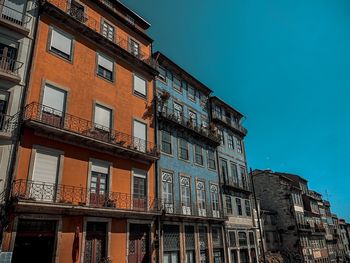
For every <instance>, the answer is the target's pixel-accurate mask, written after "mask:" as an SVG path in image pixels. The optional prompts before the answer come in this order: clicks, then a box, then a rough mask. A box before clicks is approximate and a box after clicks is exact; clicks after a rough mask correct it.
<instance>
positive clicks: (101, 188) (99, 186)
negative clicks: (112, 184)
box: [90, 172, 107, 206]
mask: <svg viewBox="0 0 350 263" xmlns="http://www.w3.org/2000/svg"><path fill="white" fill-rule="evenodd" d="M106 202H107V174H104V173H100V172H92V173H91V182H90V204H93V205H98V206H103V205H105V203H106Z"/></svg>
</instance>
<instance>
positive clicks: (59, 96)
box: [43, 85, 66, 115]
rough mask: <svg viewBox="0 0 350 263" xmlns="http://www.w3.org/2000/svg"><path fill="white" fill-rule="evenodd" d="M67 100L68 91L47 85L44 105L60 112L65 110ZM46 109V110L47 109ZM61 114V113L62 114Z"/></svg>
mask: <svg viewBox="0 0 350 263" xmlns="http://www.w3.org/2000/svg"><path fill="white" fill-rule="evenodd" d="M65 101H66V92H65V91H62V90H59V89H56V88H54V87H52V86H48V85H46V86H45V89H44V98H43V105H44V106H48V107H50V108H53V109H55V110H57V111H59V113H62V112H64V108H65V107H64V106H65ZM45 111H46V110H45ZM60 115H61V114H60Z"/></svg>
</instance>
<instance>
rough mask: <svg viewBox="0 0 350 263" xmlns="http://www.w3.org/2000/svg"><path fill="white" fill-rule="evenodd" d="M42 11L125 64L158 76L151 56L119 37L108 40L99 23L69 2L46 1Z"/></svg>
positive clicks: (60, 0)
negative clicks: (71, 5)
mask: <svg viewBox="0 0 350 263" xmlns="http://www.w3.org/2000/svg"><path fill="white" fill-rule="evenodd" d="M42 9H43V11H44V12H46V13H47V14H48V15H50V17H51V18H54V19H56V20H58V21H60V22H64V23H65V24H66V25H67V26H69V27H70V28H71V29H72V30H75V32H79V33H80V34H82V35H84V36H86V37H87V38H89V39H90V40H92V41H94V42H95V44H97V45H99V46H101V47H102V48H105V49H106V50H108V51H109V52H112V53H114V54H115V55H117V56H118V57H119V58H121V59H123V60H124V61H125V62H126V63H129V64H130V63H131V64H133V65H137V66H139V67H140V68H142V69H143V70H145V71H148V72H149V73H150V74H152V75H154V76H156V75H158V72H157V70H156V69H155V62H154V60H153V59H152V57H151V55H148V54H146V53H144V52H142V51H141V48H135V46H134V45H132V43H131V42H130V40H129V39H127V38H122V37H121V36H119V35H118V36H117V37H114V38H113V39H109V38H107V37H105V36H103V35H102V33H101V28H103V27H102V24H101V22H100V21H98V20H96V19H95V18H93V17H91V16H89V15H88V14H87V13H85V12H84V11H82V10H81V9H78V8H75V7H72V8H71V7H70V1H67V0H46V1H43V3H42Z"/></svg>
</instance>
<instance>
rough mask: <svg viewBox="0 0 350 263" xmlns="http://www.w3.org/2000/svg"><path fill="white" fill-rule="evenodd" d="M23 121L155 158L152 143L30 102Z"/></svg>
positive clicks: (157, 153) (156, 151)
mask: <svg viewBox="0 0 350 263" xmlns="http://www.w3.org/2000/svg"><path fill="white" fill-rule="evenodd" d="M23 119H24V120H25V121H26V120H27V121H36V122H40V123H43V124H45V125H48V126H52V127H54V128H57V129H60V130H63V131H67V132H70V133H74V134H77V135H80V136H84V137H88V138H91V139H93V140H98V141H101V142H104V143H108V144H110V145H112V146H115V147H120V148H123V149H126V150H130V151H134V152H139V153H142V154H147V155H151V156H154V157H157V156H158V155H159V152H158V149H157V146H156V145H154V144H153V143H152V142H148V141H145V140H142V139H140V138H137V137H134V136H131V135H129V134H126V133H122V132H119V131H116V130H112V129H110V128H108V127H102V126H101V125H98V124H96V123H94V122H91V121H88V120H85V119H82V118H79V117H77V116H74V115H71V114H68V113H65V112H62V111H58V110H56V109H54V108H51V107H48V106H45V105H42V104H39V103H37V102H32V103H30V104H28V105H27V106H26V107H25V109H24V114H23Z"/></svg>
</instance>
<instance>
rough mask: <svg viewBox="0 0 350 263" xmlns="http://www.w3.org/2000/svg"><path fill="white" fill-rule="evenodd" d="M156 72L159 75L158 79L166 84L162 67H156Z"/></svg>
mask: <svg viewBox="0 0 350 263" xmlns="http://www.w3.org/2000/svg"><path fill="white" fill-rule="evenodd" d="M158 72H159V75H158V78H159V79H160V80H162V81H164V82H166V76H167V74H166V70H165V69H164V68H162V67H160V66H159V67H158Z"/></svg>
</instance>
